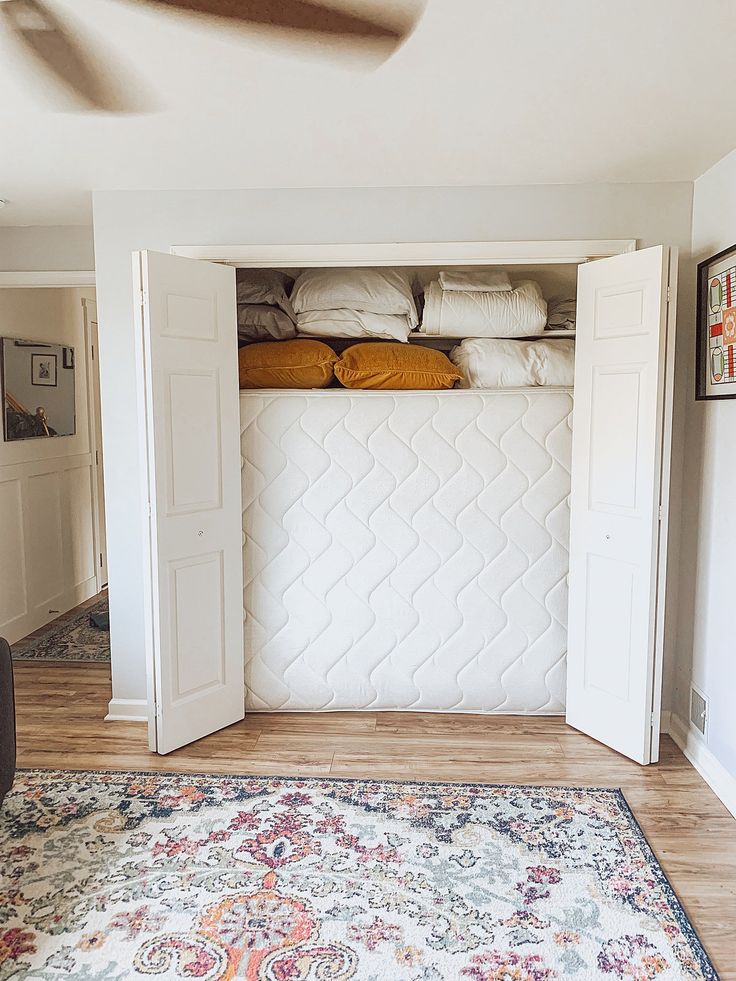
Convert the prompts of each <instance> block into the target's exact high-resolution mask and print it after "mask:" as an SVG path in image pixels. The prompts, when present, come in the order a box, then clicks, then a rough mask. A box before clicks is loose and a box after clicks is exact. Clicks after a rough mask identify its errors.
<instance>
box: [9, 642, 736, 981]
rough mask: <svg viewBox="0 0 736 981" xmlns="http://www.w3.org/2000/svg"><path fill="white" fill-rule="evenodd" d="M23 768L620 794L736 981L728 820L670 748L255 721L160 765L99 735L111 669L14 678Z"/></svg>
mask: <svg viewBox="0 0 736 981" xmlns="http://www.w3.org/2000/svg"><path fill="white" fill-rule="evenodd" d="M15 672H16V688H17V705H18V743H19V746H18V750H19V752H18V765H19V766H22V767H36V766H37V767H50V768H61V769H63V768H68V769H70V768H81V769H115V770H120V769H146V770H180V771H191V772H206V773H241V774H277V775H278V774H281V775H290V774H294V775H296V774H303V775H313V776H316V775H322V774H330V775H332V776H340V777H384V778H398V779H401V778H406V779H418V780H461V781H471V782H479V783H528V784H576V785H581V786H601V787H621V788H622V789H623V791H624V793H625V795H626V799H627V800H628V802H629V804H630V806H631V807H632V809H633V811H634V813H635V815H636V817H637V819H638V820H639V822H640V824H641V826H642V828H643V830H644V833H645V834H646V836H647V838H648V839H649V842H650V844H651V845H652V847H653V849H654V851H655V853H656V854H657V857H658V858H659V860H660V862H661V863H662V866H663V867H664V869H665V872H666V873H667V875H668V876H669V879H670V881H671V883H672V885H673V887H674V889H675V891H676V892H677V894H678V895H679V897H680V899H681V900H682V902H683V904H684V906H685V908H686V910H687V912H688V914H689V916H690V918H691V920H692V922H693V924H694V926H695V928H696V930H697V931H698V933H699V935H700V937H701V940H702V941H703V943H704V945H705V947H706V949H707V950H708V953H709V954H710V956H711V959H712V960H713V962H714V964H715V966H716V968H717V970H718V971H719V973H720V976H721V978H722V979H724V981H725V979H730V981H736V821H735V820H734V819H733V818H732V817H731V816H730V815H729V813H728V811H727V810H726V808H725V807H724V806H723V805H722V804H721V803H720V801H719V800H718V799H717V798H716V797H715V796H714V794H713V793H712V792H711V791H710V789H709V788H708V786H707V785H706V784H705V783H704V782H703V780H701V778H700V777H699V776H698V774H697V773H696V772H695V770H693V769H692V767H691V766H690V765H689V763H688V762H687V761H686V760H685V758H684V757H683V755H682V754H681V753H680V751H679V750H678V749H677V748H676V746H675V745H674V743H673V742H672V741H671V740H670V738H669V737H667V736H665V737H663V740H662V754H661V755H662V759H661V762H660V763H659V764H657V765H656V766H650V767H640V766H638V765H637V764H635V763H631V762H629V761H627V760H624V759H623V758H622V757H620V756H618V755H617V754H616V753H614V752H612V751H611V750H608V749H606V748H604V747H602V746H600V745H599V744H598V743H596V742H594V741H593V740H592V739H588V738H587V737H586V736H582V735H580V734H579V733H576V732H574V731H573V730H572V729H569V728H568V727H567V726H565V724H564V722H562V721H561V720H559V719H540V718H537V719H534V718H529V719H524V718H521V717H487V716H485V717H484V716H459V715H455V716H450V715H429V714H414V713H371V712H361V713H357V714H328V715H317V714H300V715H294V714H290V715H286V714H282V715H250V716H248V718H246V719H245V721H244V722H241V723H238V724H237V725H234V726H231V727H230V728H229V729H226V730H224V731H222V732H219V733H216V734H215V735H213V736H210V737H208V738H207V739H203V740H201V741H200V742H198V743H195V744H194V745H192V746H188V747H186V748H185V749H182V750H179V751H177V752H175V753H172V754H170V755H169V756H166V757H160V756H155V755H153V754H151V753H149V752H148V750H147V742H146V728H145V726H144V725H141V724H138V723H130V722H104V721H103V717H104V715H105V712H106V709H107V701H108V699H109V697H110V668H109V665H101V664H89V663H88V664H58V663H54V664H49V663H48V662H46V663H42V662H26V663H17V664H16V665H15Z"/></svg>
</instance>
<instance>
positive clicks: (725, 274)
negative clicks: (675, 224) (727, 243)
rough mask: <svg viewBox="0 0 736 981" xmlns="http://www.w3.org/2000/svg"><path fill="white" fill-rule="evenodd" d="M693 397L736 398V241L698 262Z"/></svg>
mask: <svg viewBox="0 0 736 981" xmlns="http://www.w3.org/2000/svg"><path fill="white" fill-rule="evenodd" d="M696 344H697V353H696V372H697V374H696V379H695V398H696V399H699V400H700V399H736V245H732V246H731V248H730V249H724V250H723V252H719V253H718V254H717V255H714V256H711V257H710V259H706V260H705V262H701V263H700V264H699V266H698V312H697V338H696Z"/></svg>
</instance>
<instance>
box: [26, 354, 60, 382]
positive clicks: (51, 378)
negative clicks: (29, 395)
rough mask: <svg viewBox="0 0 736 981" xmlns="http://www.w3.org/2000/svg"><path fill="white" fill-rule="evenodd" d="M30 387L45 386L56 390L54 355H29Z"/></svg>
mask: <svg viewBox="0 0 736 981" xmlns="http://www.w3.org/2000/svg"><path fill="white" fill-rule="evenodd" d="M26 370H27V369H26ZM31 385H45V386H47V387H51V388H56V355H55V354H32V355H31Z"/></svg>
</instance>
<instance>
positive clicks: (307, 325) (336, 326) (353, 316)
mask: <svg viewBox="0 0 736 981" xmlns="http://www.w3.org/2000/svg"><path fill="white" fill-rule="evenodd" d="M291 302H292V305H293V308H294V312H295V314H296V321H297V328H298V331H299V333H300V334H307V335H311V336H313V337H370V338H385V339H387V340H394V341H405V340H407V338H408V336H409V332H410V331H412V330H414V329H415V328H416V327H417V326H418V324H419V317H418V315H417V307H416V303H415V302H414V296H413V294H412V289H411V280H410V277H409V275H408V273H406V272H404V271H403V270H400V269H398V270H397V269H306V270H305V271H304V272H303V273H302V274H301V275H300V276H299V277H298V279H297V281H296V283H295V284H294V289H293V292H292V294H291Z"/></svg>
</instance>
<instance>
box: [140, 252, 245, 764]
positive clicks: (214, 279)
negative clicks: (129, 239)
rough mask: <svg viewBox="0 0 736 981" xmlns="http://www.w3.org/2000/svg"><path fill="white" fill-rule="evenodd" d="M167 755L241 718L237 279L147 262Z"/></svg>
mask: <svg viewBox="0 0 736 981" xmlns="http://www.w3.org/2000/svg"><path fill="white" fill-rule="evenodd" d="M140 270H141V287H142V310H143V338H142V339H143V344H142V356H143V365H144V384H145V388H146V441H147V464H148V494H149V500H150V502H151V515H150V559H151V563H150V610H149V611H148V614H149V615H148V620H149V637H150V650H149V652H148V653H149V661H150V663H149V678H150V679H151V683H152V687H153V694H154V699H155V711H154V712H149V717H150V718H151V722H152V728H153V732H152V734H151V739H150V743H151V746H152V748H154V749H156V751H157V752H159V753H168V752H170V751H171V750H173V749H176V748H177V747H179V746H182V745H185V744H186V743H189V742H192V741H193V740H195V739H199V738H200V737H202V736H204V735H207V734H208V733H210V732H214V731H215V730H217V729H221V728H223V727H224V726H227V725H230V724H231V723H233V722H237V721H238V720H240V719H242V718H243V715H244V683H243V621H242V609H243V601H242V597H243V584H242V575H243V573H242V527H241V524H242V508H241V491H240V416H239V399H238V370H237V329H236V307H235V271H234V270H233V269H231V268H229V267H226V266H221V265H217V264H215V263H205V262H198V261H196V260H191V259H182V258H180V257H178V256H171V255H160V254H157V253H150V252H143V253H141V254H140Z"/></svg>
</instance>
